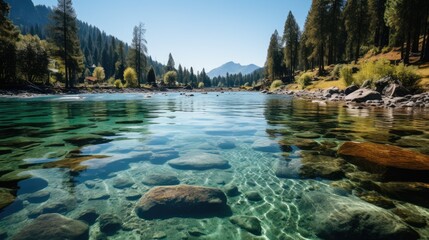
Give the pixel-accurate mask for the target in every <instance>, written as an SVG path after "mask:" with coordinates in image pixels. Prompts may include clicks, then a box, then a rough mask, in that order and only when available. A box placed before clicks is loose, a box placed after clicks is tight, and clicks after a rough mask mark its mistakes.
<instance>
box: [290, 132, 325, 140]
mask: <svg viewBox="0 0 429 240" xmlns="http://www.w3.org/2000/svg"><path fill="white" fill-rule="evenodd" d="M294 136H295V137H298V138H309V139H312V138H320V135H319V134H317V133H313V132H302V133H295V134H294Z"/></svg>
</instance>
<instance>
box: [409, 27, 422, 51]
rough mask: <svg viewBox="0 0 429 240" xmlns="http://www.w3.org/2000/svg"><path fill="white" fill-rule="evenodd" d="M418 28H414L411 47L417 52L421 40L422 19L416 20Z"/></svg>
mask: <svg viewBox="0 0 429 240" xmlns="http://www.w3.org/2000/svg"><path fill="white" fill-rule="evenodd" d="M415 24H416V25H415V26H416V28H415V30H414V35H413V46H412V49H411V52H414V53H417V52H419V41H420V25H421V23H420V21H416V23H415Z"/></svg>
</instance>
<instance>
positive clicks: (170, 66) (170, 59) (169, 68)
mask: <svg viewBox="0 0 429 240" xmlns="http://www.w3.org/2000/svg"><path fill="white" fill-rule="evenodd" d="M175 65H176V64H175V63H174V59H173V56H172V55H171V53H170V54H169V55H168V62H167V67H166V69H167V72H168V71H174V70H175V68H174V66H175Z"/></svg>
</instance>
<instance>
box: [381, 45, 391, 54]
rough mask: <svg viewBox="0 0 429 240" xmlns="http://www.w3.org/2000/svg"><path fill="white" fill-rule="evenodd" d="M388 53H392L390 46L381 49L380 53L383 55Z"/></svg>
mask: <svg viewBox="0 0 429 240" xmlns="http://www.w3.org/2000/svg"><path fill="white" fill-rule="evenodd" d="M390 51H392V47H390V46H386V47H384V48H383V49H381V53H383V54H385V53H388V52H390Z"/></svg>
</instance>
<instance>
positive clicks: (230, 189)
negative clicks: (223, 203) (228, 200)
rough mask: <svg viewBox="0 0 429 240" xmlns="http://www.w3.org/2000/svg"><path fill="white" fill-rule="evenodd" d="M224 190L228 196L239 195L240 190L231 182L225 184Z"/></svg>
mask: <svg viewBox="0 0 429 240" xmlns="http://www.w3.org/2000/svg"><path fill="white" fill-rule="evenodd" d="M224 191H225V194H226V195H227V196H228V197H236V196H238V195H240V191H239V190H238V187H237V186H236V185H233V184H227V185H225V187H224Z"/></svg>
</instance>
